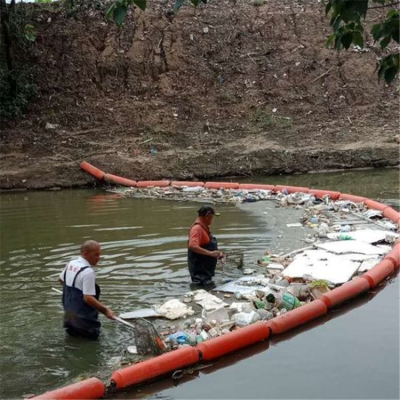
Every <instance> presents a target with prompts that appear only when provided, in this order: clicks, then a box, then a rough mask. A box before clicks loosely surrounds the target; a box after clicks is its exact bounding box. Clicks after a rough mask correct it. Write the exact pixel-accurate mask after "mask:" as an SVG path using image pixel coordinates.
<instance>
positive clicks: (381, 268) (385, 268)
mask: <svg viewBox="0 0 400 400" xmlns="http://www.w3.org/2000/svg"><path fill="white" fill-rule="evenodd" d="M393 271H394V265H393V263H392V261H391V260H388V259H387V258H386V259H385V258H384V259H383V260H382V261H380V262H379V263H378V264H376V265H375V267H373V268H371V269H370V270H369V271H368V272H366V273H365V274H363V275H361V278H364V279H366V280H367V281H368V283H369V286H370V288H371V289H372V288H373V287H375V286H376V285H378V284H379V283H381V282H382V281H383V280H385V279H386V278H387V277H388V276H389V275H390V274H391V273H392V272H393Z"/></svg>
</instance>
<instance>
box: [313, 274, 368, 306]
mask: <svg viewBox="0 0 400 400" xmlns="http://www.w3.org/2000/svg"><path fill="white" fill-rule="evenodd" d="M369 289H370V285H369V283H368V282H367V280H365V279H360V278H358V279H355V280H353V281H350V282H347V283H345V284H344V285H342V286H339V287H337V288H336V289H333V290H331V291H330V292H328V293H325V294H324V295H323V296H322V297H321V299H320V300H321V301H323V302H324V303H325V304H326V306H327V307H328V308H331V307H334V306H336V305H338V304H340V303H343V302H344V301H346V300H349V299H351V298H353V297H355V296H357V295H359V294H361V293H363V292H367V291H368V290H369Z"/></svg>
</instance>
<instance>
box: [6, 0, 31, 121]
mask: <svg viewBox="0 0 400 400" xmlns="http://www.w3.org/2000/svg"><path fill="white" fill-rule="evenodd" d="M0 17H1V41H0V118H5V119H8V118H15V117H17V116H19V115H21V113H22V112H23V111H24V108H25V107H26V105H27V104H28V101H29V99H30V98H32V96H34V95H35V94H36V85H35V83H34V70H33V68H32V67H29V66H28V65H29V63H27V57H28V54H29V51H28V49H29V47H30V45H31V43H32V42H34V41H35V33H34V28H33V26H32V25H31V23H30V22H31V20H32V18H31V15H30V12H29V9H28V8H24V7H16V4H15V0H13V1H11V3H10V4H6V1H5V0H0Z"/></svg>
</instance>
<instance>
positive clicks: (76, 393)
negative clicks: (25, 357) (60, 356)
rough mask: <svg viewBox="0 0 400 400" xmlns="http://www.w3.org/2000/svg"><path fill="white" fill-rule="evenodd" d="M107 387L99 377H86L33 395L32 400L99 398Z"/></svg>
mask: <svg viewBox="0 0 400 400" xmlns="http://www.w3.org/2000/svg"><path fill="white" fill-rule="evenodd" d="M104 393H105V387H104V384H103V382H101V381H100V380H99V379H97V378H90V379H85V380H84V381H81V382H78V383H74V384H72V385H69V386H65V387H62V388H60V389H56V390H52V391H51V392H46V393H43V394H40V395H39V396H35V397H32V398H31V400H61V399H63V400H84V399H99V398H101V397H103V396H104Z"/></svg>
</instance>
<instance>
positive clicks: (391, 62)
mask: <svg viewBox="0 0 400 400" xmlns="http://www.w3.org/2000/svg"><path fill="white" fill-rule="evenodd" d="M399 4H400V1H394V0H329V1H328V3H327V5H326V14H327V15H330V17H331V20H330V25H331V26H332V29H333V33H332V35H331V36H330V37H329V39H328V41H327V45H328V46H329V45H333V46H334V48H335V49H336V50H338V51H340V50H342V49H343V48H345V49H346V50H347V49H348V48H349V47H350V46H351V45H352V44H353V45H356V46H359V47H361V48H362V47H364V38H363V36H364V35H363V34H364V21H365V19H366V17H367V13H368V12H370V10H374V9H380V8H391V7H395V6H397V7H398V5H399ZM399 15H400V14H399V10H398V8H397V9H391V10H390V11H388V12H387V13H386V17H385V19H384V20H383V21H382V22H380V23H378V24H375V25H373V26H372V28H371V31H370V33H371V35H372V37H373V38H374V40H375V42H376V43H379V45H380V47H381V49H382V50H383V49H386V48H387V47H388V46H389V44H390V43H391V42H392V41H394V42H396V43H400V34H399V26H400V18H399ZM399 64H400V55H399V52H398V51H396V52H391V53H390V54H388V55H387V56H385V57H383V58H382V59H380V60H379V61H378V63H377V67H376V70H377V72H378V79H379V80H381V79H382V78H383V79H384V80H385V81H386V82H387V83H391V82H392V81H393V80H394V79H395V77H396V76H397V75H398V73H399Z"/></svg>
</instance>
